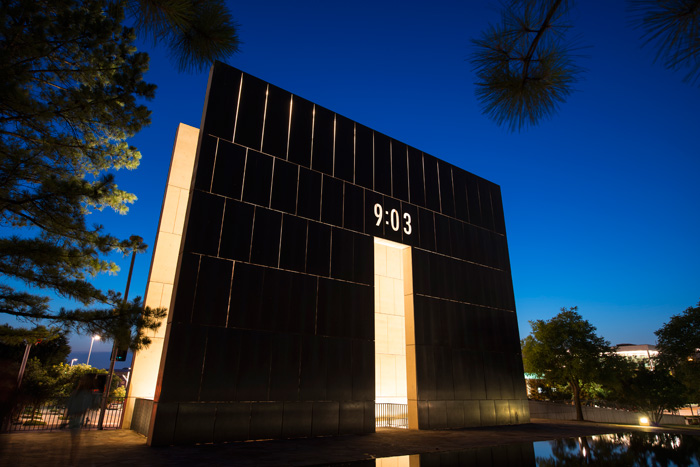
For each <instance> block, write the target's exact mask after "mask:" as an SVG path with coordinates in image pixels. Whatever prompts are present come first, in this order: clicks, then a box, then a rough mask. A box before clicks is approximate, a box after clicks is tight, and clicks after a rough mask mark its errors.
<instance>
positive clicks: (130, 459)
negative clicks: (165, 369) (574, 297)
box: [0, 419, 700, 467]
mask: <svg viewBox="0 0 700 467" xmlns="http://www.w3.org/2000/svg"><path fill="white" fill-rule="evenodd" d="M631 431H645V432H657V431H658V432H676V433H682V434H690V435H694V436H699V435H700V431H698V430H695V429H691V428H688V429H686V428H683V427H664V428H651V427H639V426H631V425H613V424H603V423H593V422H567V421H559V420H557V421H553V420H541V419H539V420H538V419H534V420H533V421H532V423H528V424H525V425H515V426H503V427H492V428H470V429H463V430H449V431H409V430H401V429H378V430H377V432H376V433H373V434H367V435H348V436H338V437H326V438H305V439H295V440H274V441H253V442H237V443H227V444H218V445H213V444H208V445H197V446H171V447H158V448H152V447H149V446H147V445H146V438H145V437H143V436H141V435H139V434H137V433H136V432H133V431H130V430H109V431H85V432H83V433H82V434H81V436H80V439H79V444H78V446H77V449H76V451H75V456H74V458H73V459H71V436H70V432H67V431H66V432H44V433H42V432H24V433H11V434H2V435H0V465H2V466H11V467H20V466H42V467H48V466H59V465H79V466H111V465H130V466H133V467H136V466H192V465H207V466H217V465H236V466H263V467H264V466H299V465H324V464H333V463H343V462H352V461H361V460H367V459H374V458H378V457H390V456H399V455H408V454H418V453H430V452H432V453H435V452H446V451H459V450H465V449H469V448H472V447H485V446H499V445H506V444H515V443H531V442H534V441H545V440H552V439H557V438H570V437H577V436H590V435H595V434H603V433H622V432H631ZM372 464H373V463H372Z"/></svg>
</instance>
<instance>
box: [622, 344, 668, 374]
mask: <svg viewBox="0 0 700 467" xmlns="http://www.w3.org/2000/svg"><path fill="white" fill-rule="evenodd" d="M615 353H616V354H618V355H621V356H623V357H627V358H629V359H631V360H635V361H638V362H644V366H646V367H647V368H653V367H654V363H653V360H652V359H653V358H655V357H657V356H658V355H659V351H658V350H656V346H655V345H649V344H642V345H634V344H617V345H616V346H615Z"/></svg>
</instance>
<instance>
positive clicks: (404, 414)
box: [374, 403, 408, 428]
mask: <svg viewBox="0 0 700 467" xmlns="http://www.w3.org/2000/svg"><path fill="white" fill-rule="evenodd" d="M374 420H375V426H376V427H391V428H408V405H406V404H387V403H377V404H374Z"/></svg>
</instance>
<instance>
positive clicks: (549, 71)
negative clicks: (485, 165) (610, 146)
mask: <svg viewBox="0 0 700 467" xmlns="http://www.w3.org/2000/svg"><path fill="white" fill-rule="evenodd" d="M571 3H572V2H570V1H567V0H521V1H517V0H514V1H510V2H508V3H505V4H504V5H503V9H502V12H501V22H500V23H499V24H497V25H491V26H490V27H489V28H488V29H487V30H486V31H485V32H484V33H483V34H482V36H481V38H479V39H474V40H473V41H472V42H473V44H474V45H475V48H476V50H475V51H474V53H473V54H472V56H471V63H472V65H473V66H474V69H475V72H476V77H477V82H476V86H477V89H476V96H477V99H478V101H479V102H480V104H481V106H482V111H483V112H484V113H485V114H486V115H488V116H489V117H490V118H491V119H493V120H494V121H496V122H497V123H498V124H499V125H503V126H506V127H508V128H509V129H510V130H511V131H514V130H516V129H517V130H520V129H522V128H523V127H526V126H529V125H536V124H537V123H539V122H540V121H541V120H542V119H544V118H547V117H549V116H551V115H553V114H554V113H555V112H556V111H557V109H558V107H559V105H560V104H561V103H563V102H565V100H566V98H567V97H568V96H569V95H570V94H571V92H572V90H573V84H574V83H575V82H576V81H577V78H578V75H579V73H580V68H579V67H578V66H576V64H575V63H574V60H573V57H572V47H571V46H570V45H569V43H568V42H567V41H566V37H565V36H566V32H567V30H568V29H569V25H568V24H567V23H566V22H565V19H566V14H567V12H568V11H569V8H570V4H571Z"/></svg>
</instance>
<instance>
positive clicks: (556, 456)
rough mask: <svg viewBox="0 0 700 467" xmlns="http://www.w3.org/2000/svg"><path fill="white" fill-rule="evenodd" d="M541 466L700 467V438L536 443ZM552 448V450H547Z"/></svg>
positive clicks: (647, 436)
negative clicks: (622, 466)
mask: <svg viewBox="0 0 700 467" xmlns="http://www.w3.org/2000/svg"><path fill="white" fill-rule="evenodd" d="M535 444H536V445H541V446H536V447H535V450H536V462H537V464H536V465H538V466H542V467H550V466H569V465H585V464H590V465H626V466H627V465H629V466H646V465H654V466H663V467H665V466H678V467H690V466H696V467H697V466H700V438H697V437H694V436H682V435H675V434H670V433H658V434H652V433H623V434H611V435H599V436H589V437H583V438H568V439H558V440H554V441H549V442H547V443H535ZM547 448H548V449H547Z"/></svg>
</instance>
